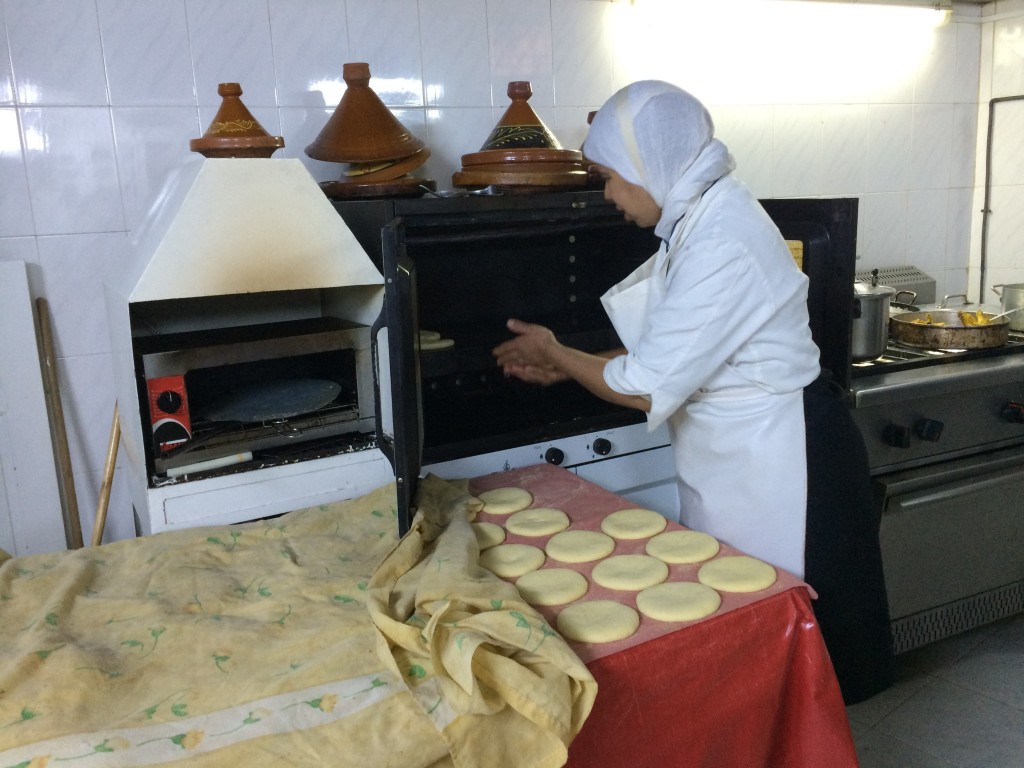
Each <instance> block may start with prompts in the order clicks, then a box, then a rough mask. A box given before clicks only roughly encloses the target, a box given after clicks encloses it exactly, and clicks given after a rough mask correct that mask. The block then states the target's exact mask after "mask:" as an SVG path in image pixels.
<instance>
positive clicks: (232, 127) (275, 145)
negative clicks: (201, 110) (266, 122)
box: [189, 83, 284, 157]
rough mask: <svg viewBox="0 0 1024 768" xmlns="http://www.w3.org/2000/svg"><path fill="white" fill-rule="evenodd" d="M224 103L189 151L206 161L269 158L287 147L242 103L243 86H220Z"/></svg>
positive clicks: (193, 141)
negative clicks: (230, 158)
mask: <svg viewBox="0 0 1024 768" xmlns="http://www.w3.org/2000/svg"><path fill="white" fill-rule="evenodd" d="M217 93H218V94H219V95H220V97H221V99H222V101H221V104H220V109H218V110H217V114H216V115H215V116H214V118H213V122H212V123H210V127H209V128H208V129H207V130H206V133H204V134H203V137H202V138H200V139H192V141H190V142H189V149H191V150H192V151H193V152H198V153H199V154H201V155H203V156H204V157H270V156H271V155H272V154H274V152H276V151H277V150H278V149H280V148H281V147H283V146H284V137H282V136H271V135H270V134H269V133H267V132H266V131H265V130H264V129H263V126H262V125H260V124H259V121H258V120H257V119H256V118H255V117H253V116H252V113H251V112H250V111H249V110H248V109H247V108H246V106H245V104H243V103H242V99H241V95H242V86H241V85H239V84H238V83H221V84H220V85H218V86H217Z"/></svg>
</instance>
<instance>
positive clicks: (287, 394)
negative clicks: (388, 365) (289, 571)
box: [105, 158, 394, 534]
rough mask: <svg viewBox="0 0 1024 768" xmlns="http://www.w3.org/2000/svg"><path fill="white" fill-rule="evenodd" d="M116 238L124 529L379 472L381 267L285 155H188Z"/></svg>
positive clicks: (195, 519)
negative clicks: (119, 244)
mask: <svg viewBox="0 0 1024 768" xmlns="http://www.w3.org/2000/svg"><path fill="white" fill-rule="evenodd" d="M128 250H129V252H128V254H127V255H126V257H125V259H124V260H123V261H122V262H121V263H119V265H118V268H117V269H116V270H115V272H114V273H113V274H112V275H110V276H108V278H107V281H106V285H105V287H106V300H107V310H108V319H109V325H110V329H111V339H112V347H113V350H114V355H113V358H114V374H115V383H116V388H117V397H118V401H117V408H118V413H119V420H120V433H121V440H120V442H121V448H122V453H123V455H124V457H125V459H124V461H123V462H122V463H121V465H120V468H119V471H122V472H124V473H125V475H126V477H127V485H128V488H129V491H130V493H131V499H132V505H133V508H134V513H135V518H136V530H137V532H140V533H147V534H148V533H154V532H158V531H162V530H167V529H172V528H176V527H183V526H196V525H207V524H222V523H235V522H243V521H247V520H254V519H258V518H263V517H270V516H273V515H277V514H281V513H283V512H288V511H291V510H293V509H299V508H303V507H310V506H315V505H317V504H323V503H328V502H332V501H338V500H341V499H345V498H351V497H355V496H359V495H362V494H364V493H368V492H370V491H371V490H374V489H375V488H378V487H380V486H382V485H385V484H386V483H389V482H390V481H391V480H392V478H393V477H394V472H393V469H392V464H391V461H392V456H391V454H390V452H391V449H392V446H393V444H394V441H393V439H392V435H391V430H392V426H391V419H390V401H389V397H390V388H388V387H383V388H381V387H380V386H379V382H380V381H381V376H382V374H381V370H380V366H379V356H378V354H377V349H376V336H375V326H377V325H378V324H379V322H380V319H381V316H382V315H381V312H382V309H383V305H384V287H383V283H384V279H383V276H382V275H381V274H380V271H379V270H378V269H377V268H376V267H375V266H374V264H373V263H372V261H371V259H370V258H369V257H368V256H367V254H366V252H365V251H364V250H363V249H362V247H361V246H360V245H359V243H358V241H357V240H356V239H355V237H354V236H353V235H352V233H351V232H350V231H349V230H348V229H347V227H346V226H345V224H344V222H343V221H342V220H341V219H339V217H338V216H337V213H336V212H335V211H334V209H333V208H332V207H331V204H330V202H329V201H328V200H327V198H326V197H325V196H324V194H323V192H322V190H321V189H320V187H319V185H318V184H317V183H316V181H315V180H314V179H313V178H312V176H310V175H309V173H308V171H306V170H305V168H304V167H303V166H302V164H301V163H300V162H299V161H298V160H275V159H269V158H206V159H203V158H194V159H193V161H192V162H189V163H187V164H185V165H184V166H183V167H182V168H180V169H179V170H178V173H176V174H175V175H174V176H172V178H171V179H170V180H169V181H168V184H167V185H166V187H165V189H164V191H163V192H162V194H161V196H160V198H159V200H158V202H157V205H156V206H155V207H154V209H153V210H152V211H151V212H150V215H149V216H148V217H147V220H146V223H145V226H144V228H143V229H142V230H141V231H140V232H139V233H138V234H137V235H136V236H135V237H134V238H133V240H132V241H131V242H130V243H129V244H128ZM385 375H386V374H385ZM382 393H383V397H382Z"/></svg>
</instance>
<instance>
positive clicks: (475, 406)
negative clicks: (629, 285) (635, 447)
mask: <svg viewBox="0 0 1024 768" xmlns="http://www.w3.org/2000/svg"><path fill="white" fill-rule="evenodd" d="M643 234H644V233H642V232H639V231H638V230H636V228H635V227H632V225H629V224H627V223H626V222H623V221H621V220H619V221H600V222H591V223H587V224H585V225H581V224H571V223H570V224H566V225H561V226H560V225H534V226H532V227H523V226H509V227H501V226H498V227H481V228H474V227H468V228H465V227H464V228H460V229H459V231H458V232H457V233H456V232H453V231H450V230H445V229H444V228H442V230H441V231H436V232H431V233H430V234H429V235H426V236H418V235H417V233H416V232H414V231H408V232H407V234H406V238H405V241H404V242H405V248H406V254H407V255H408V256H409V257H410V258H411V259H412V260H413V261H414V263H415V270H416V284H417V292H416V301H417V313H418V319H419V328H420V329H421V330H433V331H435V332H438V333H440V334H441V336H442V338H446V339H452V340H453V341H454V346H453V347H451V348H450V349H442V350H436V351H428V350H423V351H421V353H420V356H419V363H420V370H421V381H422V405H423V461H424V462H425V463H431V462H439V461H445V460H448V459H451V458H456V457H459V456H467V455H473V454H475V453H480V452H482V451H484V450H495V449H500V448H504V447H508V446H511V445H517V444H521V443H529V442H539V441H543V440H545V439H549V438H551V437H554V436H557V435H559V434H565V433H566V431H567V430H576V431H590V430H592V429H595V428H605V427H609V426H614V425H619V424H627V423H636V422H638V421H640V420H642V414H639V413H632V412H629V411H625V410H624V409H621V408H618V407H616V406H613V405H611V404H610V403H606V402H604V401H602V400H599V399H598V398H594V397H589V396H586V394H585V393H581V390H580V388H579V387H578V386H577V385H575V384H574V383H572V382H567V383H562V384H556V385H553V386H550V387H541V386H538V385H534V384H526V383H524V382H522V381H520V380H518V379H514V378H506V377H505V376H504V375H503V374H502V372H501V370H500V369H499V368H498V367H497V366H496V365H495V362H494V357H493V354H492V352H491V350H492V349H493V348H494V347H495V346H496V345H497V344H499V343H500V342H502V341H504V340H506V339H508V338H510V337H511V334H510V332H509V331H508V330H507V329H506V328H505V322H506V320H507V319H508V318H511V317H514V318H519V319H521V320H525V321H527V322H532V323H540V324H542V325H546V326H548V327H549V328H551V330H552V331H553V332H554V333H555V335H556V336H558V337H559V338H560V339H561V340H562V341H563V342H564V343H566V344H569V345H571V346H574V347H577V348H580V349H582V350H584V351H588V352H599V351H602V350H606V349H612V348H614V347H616V346H618V344H619V342H618V338H617V336H616V335H615V332H614V330H613V329H612V328H611V325H610V323H609V321H608V318H607V316H606V315H605V313H604V310H603V309H602V307H601V302H600V296H601V294H602V293H604V291H605V290H607V288H608V287H609V286H611V285H613V284H615V283H616V282H618V281H619V280H621V279H622V278H623V277H625V276H626V275H628V274H629V273H630V272H632V271H633V270H634V269H635V268H636V267H637V266H638V265H639V264H641V263H642V262H643V261H644V260H645V259H646V258H647V257H648V256H649V255H650V254H651V253H653V251H654V250H655V249H656V243H653V242H651V239H650V238H648V237H645V236H638V235H643Z"/></svg>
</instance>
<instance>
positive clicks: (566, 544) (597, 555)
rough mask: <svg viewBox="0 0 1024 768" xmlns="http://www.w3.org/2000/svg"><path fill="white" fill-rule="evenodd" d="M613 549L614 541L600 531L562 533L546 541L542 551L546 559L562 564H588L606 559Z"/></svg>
mask: <svg viewBox="0 0 1024 768" xmlns="http://www.w3.org/2000/svg"><path fill="white" fill-rule="evenodd" d="M614 549H615V539H613V538H612V537H611V536H606V535H605V534H603V533H601V532H600V531H562V532H561V533H556V534H555V535H554V536H552V537H551V538H550V539H548V543H547V546H545V547H544V550H545V551H546V552H547V553H548V557H551V558H554V559H555V560H560V561H561V562H563V563H589V562H591V561H592V560H600V559H601V558H602V557H607V556H608V555H610V554H611V553H612V550H614Z"/></svg>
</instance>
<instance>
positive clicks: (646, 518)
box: [601, 509, 668, 539]
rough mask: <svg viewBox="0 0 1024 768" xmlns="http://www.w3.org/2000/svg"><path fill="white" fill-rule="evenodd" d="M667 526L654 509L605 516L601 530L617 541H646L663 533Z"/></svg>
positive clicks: (634, 510)
mask: <svg viewBox="0 0 1024 768" xmlns="http://www.w3.org/2000/svg"><path fill="white" fill-rule="evenodd" d="M667 524H668V520H666V519H665V518H664V517H662V516H661V515H659V514H658V513H657V512H655V511H654V510H653V509H620V510H619V511H618V512H612V513H611V514H610V515H606V516H605V518H604V520H602V521H601V530H602V531H604V532H605V533H607V534H608V535H609V536H611V537H613V538H616V539H646V538H647V537H648V536H653V535H654V534H656V533H661V532H662V531H663V530H665V526H666V525H667Z"/></svg>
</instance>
